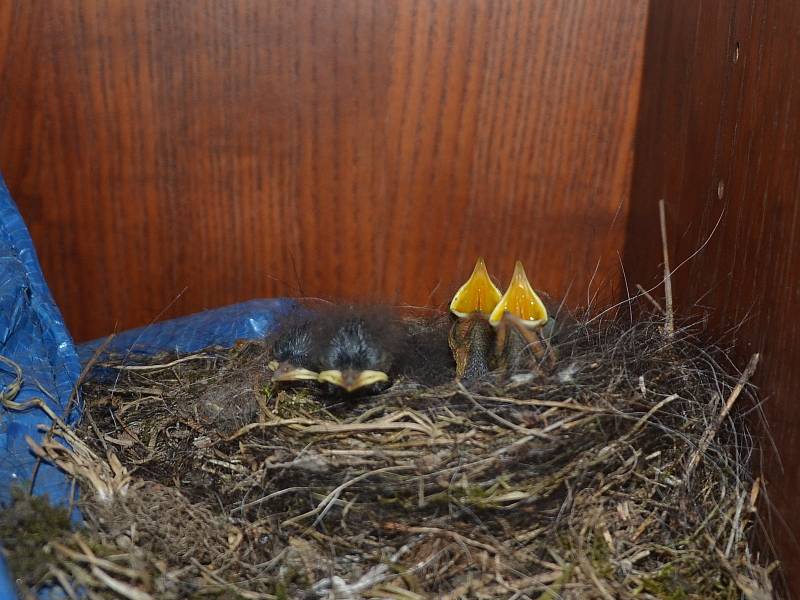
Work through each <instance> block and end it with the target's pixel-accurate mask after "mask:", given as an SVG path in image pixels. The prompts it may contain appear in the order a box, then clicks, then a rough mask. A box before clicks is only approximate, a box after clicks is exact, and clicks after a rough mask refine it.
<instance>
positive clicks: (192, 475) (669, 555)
mask: <svg viewBox="0 0 800 600" xmlns="http://www.w3.org/2000/svg"><path fill="white" fill-rule="evenodd" d="M556 350H557V352H558V356H559V358H558V360H557V361H556V363H555V365H554V366H553V368H552V369H550V370H549V371H547V372H536V373H526V372H522V373H516V374H514V375H513V376H510V377H509V376H502V377H501V376H496V377H491V376H490V377H488V378H485V379H484V380H482V381H481V382H478V383H475V384H472V385H469V386H465V385H463V384H461V383H459V382H454V381H451V382H448V383H445V384H442V385H437V386H425V385H420V384H419V383H417V382H414V381H411V380H407V379H401V380H400V381H397V382H396V383H395V384H394V385H393V386H392V387H391V388H389V390H387V391H385V392H383V393H381V394H379V395H375V396H366V397H358V398H346V397H345V398H336V399H330V398H320V397H317V396H316V395H315V394H314V390H313V389H309V388H302V387H301V388H295V389H281V388H277V387H275V386H274V385H273V384H272V383H271V380H270V371H269V369H268V368H267V365H268V364H269V362H270V357H269V353H268V350H267V348H266V346H264V345H263V344H260V343H255V342H254V343H245V344H240V345H238V346H237V347H236V348H233V349H221V348H211V349H208V350H206V351H203V352H199V353H196V354H191V355H180V356H176V355H161V356H150V357H136V358H133V357H130V356H128V357H111V358H110V359H108V360H104V361H103V362H99V363H97V364H96V365H95V367H94V369H93V372H92V374H91V376H90V378H89V381H88V382H87V383H85V384H84V386H83V399H84V402H85V410H84V418H83V420H82V422H81V424H80V426H79V427H78V429H77V431H75V433H70V432H69V431H67V430H64V429H63V427H61V426H58V425H56V426H55V432H54V433H55V434H56V435H55V436H51V437H49V438H47V440H46V441H45V442H44V443H43V444H42V446H37V445H34V450H35V451H36V452H37V453H38V454H39V455H40V456H42V457H43V458H45V459H46V460H49V461H52V462H54V463H55V464H57V465H59V466H60V467H61V468H62V469H64V470H65V471H67V472H68V473H71V474H72V475H74V476H75V478H76V480H77V482H78V485H79V487H80V490H81V493H80V495H79V499H78V500H77V503H78V507H79V508H80V510H81V512H82V514H83V517H84V519H85V524H84V525H83V526H82V527H81V528H80V529H79V530H77V531H69V530H68V529H66V528H62V530H61V531H59V530H58V529H57V528H53V530H52V531H51V532H50V535H49V539H47V540H46V544H44V547H43V549H42V550H43V551H42V552H41V554H40V555H37V559H36V561H35V565H36V566H35V568H31V569H30V572H27V573H17V576H18V577H21V578H22V579H21V583H20V585H21V589H23V590H26V591H28V592H30V593H35V592H36V591H37V590H38V589H41V588H42V587H45V586H56V587H59V588H61V589H62V590H63V591H64V592H65V593H66V594H67V595H68V596H78V595H79V593H80V592H81V591H83V592H88V593H89V594H90V595H92V596H94V597H99V598H106V597H126V598H132V599H137V600H141V599H146V598H151V597H157V598H188V597H192V598H194V597H203V596H209V597H225V598H228V597H242V598H406V599H418V598H434V597H436V598H515V599H517V598H519V599H522V598H538V599H540V600H545V599H555V598H576V599H577V598H581V599H584V598H589V599H591V598H604V599H611V598H676V599H677V598H698V599H699V598H703V599H708V598H726V599H729V598H740V597H747V598H755V599H762V598H772V597H773V595H774V593H775V592H774V591H773V587H772V584H771V580H773V579H774V573H773V571H774V570H775V567H776V564H774V563H769V561H768V560H767V559H766V558H765V555H764V553H763V552H759V550H758V547H759V546H755V545H754V541H753V538H754V533H755V532H756V530H758V529H760V526H759V521H758V516H757V512H756V510H755V509H756V504H757V499H758V497H759V494H760V491H761V493H762V494H763V490H760V485H759V479H758V478H756V477H754V476H753V474H752V472H751V464H752V463H753V462H754V461H753V460H752V459H753V455H754V451H755V448H754V440H753V437H752V436H751V435H750V434H749V433H748V430H747V427H746V422H745V420H744V418H743V415H744V413H745V412H747V410H748V409H751V408H752V407H754V406H755V399H754V397H753V390H752V389H751V388H750V387H749V385H748V384H747V379H748V377H749V375H750V374H751V372H752V369H753V368H754V366H755V363H754V362H752V363H751V365H750V366H749V368H748V369H746V370H745V372H744V373H739V372H737V371H736V369H734V368H733V367H732V365H731V363H730V362H729V361H728V360H727V359H726V358H725V356H724V355H723V354H722V353H720V352H719V351H717V350H715V349H712V348H709V347H708V346H705V345H703V344H701V343H700V342H698V341H697V339H696V338H695V337H693V335H692V334H691V332H690V331H689V330H688V329H678V330H677V331H675V332H674V333H665V330H664V322H663V320H661V319H652V320H649V319H641V320H639V321H637V322H630V321H626V322H624V323H623V322H600V321H597V320H594V321H593V320H588V319H584V320H583V321H582V322H577V321H576V322H573V323H570V325H568V326H567V329H566V330H565V333H564V334H563V335H562V336H561V338H560V340H559V341H558V344H557V347H556ZM59 435H60V436H63V437H66V441H67V442H68V443H69V447H67V446H66V445H62V444H61V443H60V442H59V437H58V436H59ZM16 502H17V503H18V504H20V505H21V504H22V503H23V502H25V499H24V498H22V496H21V495H18V498H17V501H16ZM28 509H29V510H34V509H33V508H31V507H28ZM12 512H13V511H12ZM16 514H17V515H19V514H21V513H20V512H19V508H18V510H17V513H16ZM34 520H35V519H34ZM0 527H2V524H0ZM0 533H2V532H1V531H0ZM29 545H30V544H29ZM37 549H41V543H40V545H39V546H37ZM10 550H11V552H10V559H11V563H12V568H13V567H14V564H15V563H14V560H15V557H14V547H11V548H10ZM29 550H30V549H29ZM18 558H19V556H17V559H18ZM17 564H19V563H18V562H17Z"/></svg>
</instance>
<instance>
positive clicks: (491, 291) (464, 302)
mask: <svg viewBox="0 0 800 600" xmlns="http://www.w3.org/2000/svg"><path fill="white" fill-rule="evenodd" d="M500 296H501V294H500V290H498V289H497V286H495V284H494V283H492V280H491V278H490V277H489V272H488V271H487V270H486V263H484V262H483V259H482V258H479V259H478V262H477V263H476V264H475V269H473V271H472V275H470V277H469V279H468V280H467V282H466V283H465V284H464V285H462V286H461V287H460V288H459V289H458V291H457V292H456V295H455V296H453V300H452V302H450V312H452V313H453V314H454V315H456V316H457V317H462V318H463V317H467V316H469V315H471V314H472V313H476V312H477V313H483V314H487V315H488V314H489V313H491V312H492V310H493V309H494V307H495V305H496V304H497V302H498V301H499V300H500Z"/></svg>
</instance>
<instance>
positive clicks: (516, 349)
mask: <svg viewBox="0 0 800 600" xmlns="http://www.w3.org/2000/svg"><path fill="white" fill-rule="evenodd" d="M547 320H548V315H547V308H546V307H545V305H544V302H542V299H541V298H539V296H538V295H537V294H536V292H535V291H534V289H533V287H532V286H531V284H530V282H529V281H528V277H527V276H526V275H525V269H524V268H523V267H522V263H521V262H520V261H517V264H516V265H515V266H514V275H513V276H512V278H511V283H510V284H509V286H508V289H507V290H506V293H505V294H503V297H502V298H501V299H500V301H499V302H498V303H497V306H495V308H494V310H493V311H492V314H491V315H490V316H489V323H491V325H492V327H494V328H495V330H496V331H497V337H496V338H495V360H496V363H497V366H498V367H499V368H501V369H511V370H517V369H524V370H530V371H538V370H539V365H540V363H542V362H544V363H545V364H546V365H547V366H552V365H553V364H554V361H555V358H556V357H555V351H554V349H553V348H551V347H550V345H549V343H548V342H547V341H546V340H544V339H543V338H542V336H541V329H542V326H543V325H544V324H545V323H547Z"/></svg>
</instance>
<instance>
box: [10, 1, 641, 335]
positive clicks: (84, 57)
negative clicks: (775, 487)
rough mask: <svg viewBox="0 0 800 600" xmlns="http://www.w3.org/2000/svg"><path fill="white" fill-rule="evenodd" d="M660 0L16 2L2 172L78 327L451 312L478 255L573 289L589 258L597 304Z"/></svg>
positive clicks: (609, 275) (581, 281) (619, 218)
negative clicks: (362, 307) (345, 310)
mask: <svg viewBox="0 0 800 600" xmlns="http://www.w3.org/2000/svg"><path fill="white" fill-rule="evenodd" d="M646 10H647V6H646V2H645V0H640V1H638V2H635V3H633V4H631V3H628V2H615V1H613V0H605V1H591V0H586V1H582V2H558V3H555V2H553V3H544V2H535V3H533V2H524V1H516V2H486V1H470V2H465V1H456V0H450V1H438V2H422V1H420V2H410V1H408V2H406V1H399V0H398V1H394V2H389V1H387V2H371V1H366V0H337V1H333V0H322V1H318V0H314V1H311V0H306V1H301V2H259V1H257V0H243V1H240V2H222V1H210V0H204V1H197V0H174V1H171V2H160V1H156V0H143V1H141V2H112V1H109V0H84V1H83V2H67V1H64V0H57V1H54V2H48V3H46V9H45V7H44V3H36V2H27V1H25V0H15V1H13V2H5V3H3V8H2V9H0V18H1V19H2V20H0V26H2V31H0V40H4V45H3V48H4V50H5V51H4V53H3V56H2V58H0V60H2V61H3V62H2V66H3V72H2V82H3V84H4V86H3V87H4V90H9V89H10V90H13V92H12V94H11V97H10V98H9V97H8V96H6V95H5V94H4V95H3V97H2V98H0V168H2V169H3V172H4V174H5V176H6V178H7V180H8V184H9V187H10V189H11V191H12V193H13V194H14V196H15V197H16V199H17V201H18V203H19V205H20V208H21V210H22V212H23V214H24V216H25V217H26V218H27V220H28V222H29V224H30V227H31V230H32V233H33V237H34V239H35V241H36V243H37V246H38V249H39V252H40V255H41V259H42V263H43V266H44V270H45V274H46V276H47V277H48V280H49V281H50V284H51V286H52V288H53V290H54V293H55V296H56V299H57V301H58V302H59V304H60V305H61V307H62V308H63V310H64V312H65V315H66V320H67V323H68V325H69V326H70V328H71V330H72V332H73V333H74V335H75V337H76V338H77V339H79V340H83V339H87V338H91V337H93V336H99V335H103V334H106V333H108V332H110V331H112V330H114V329H119V328H126V327H131V326H135V325H140V324H143V323H146V322H149V321H151V320H152V319H154V318H157V317H159V316H161V317H165V316H170V315H175V314H182V313H188V312H192V311H195V310H199V309H202V308H205V307H212V306H218V305H222V304H226V303H230V302H235V301H239V300H244V299H248V298H252V297H257V296H280V295H301V294H302V295H311V296H323V297H338V298H358V297H362V298H363V297H365V298H368V299H372V300H378V299H380V300H388V301H393V302H403V303H411V304H424V305H431V304H433V305H436V304H440V303H442V302H444V301H445V300H446V299H447V296H448V295H449V294H450V293H452V291H453V289H454V286H455V285H456V282H457V281H458V280H459V279H460V278H463V277H465V275H466V274H468V271H469V269H470V268H471V264H472V262H473V261H474V259H475V257H476V256H477V255H478V254H483V255H484V256H485V257H486V259H487V261H488V263H489V265H490V267H491V268H492V269H493V270H494V272H495V273H496V274H497V276H498V278H499V279H501V280H505V279H506V278H508V277H509V276H510V271H511V268H512V265H513V261H514V259H516V258H521V259H523V260H524V261H525V262H526V264H528V265H529V271H530V272H531V275H532V277H533V278H534V279H535V282H536V284H537V285H538V286H540V287H542V288H544V289H547V290H549V291H550V292H551V293H553V294H554V295H560V294H563V293H564V292H565V291H567V290H568V289H571V297H572V300H573V301H577V300H583V301H584V302H585V300H586V296H587V288H588V286H589V282H590V280H591V278H592V274H593V272H594V271H595V269H597V275H596V276H595V277H594V280H593V283H592V290H593V291H594V290H595V289H596V288H598V287H602V290H601V294H600V301H604V300H607V299H609V298H611V297H612V295H613V294H614V293H615V291H614V289H613V286H614V285H615V284H616V283H617V282H618V280H619V272H618V264H617V261H618V256H617V254H618V252H617V250H618V249H619V248H620V246H621V244H622V236H623V235H624V223H625V216H626V214H627V193H628V183H629V177H630V169H631V160H632V140H633V129H634V125H635V111H636V106H637V102H638V89H639V86H638V79H639V76H640V65H641V59H642V52H643V39H644V26H645V16H646ZM0 43H3V42H0ZM32 48H35V51H32ZM603 286H605V287H603ZM176 298H178V299H177V300H175V299H176ZM173 301H174V302H173Z"/></svg>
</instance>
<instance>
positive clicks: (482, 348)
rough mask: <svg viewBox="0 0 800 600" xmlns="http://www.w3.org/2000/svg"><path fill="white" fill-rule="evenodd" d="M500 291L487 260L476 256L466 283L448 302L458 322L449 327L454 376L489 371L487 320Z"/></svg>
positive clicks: (489, 330) (490, 335)
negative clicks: (485, 261)
mask: <svg viewBox="0 0 800 600" xmlns="http://www.w3.org/2000/svg"><path fill="white" fill-rule="evenodd" d="M500 297H501V294H500V290H498V289H497V286H495V285H494V283H492V280H491V278H490V277H489V272H488V271H487V270H486V263H484V262H483V259H482V258H479V259H478V262H477V263H476V264H475V269H474V270H473V271H472V275H470V278H469V279H468V280H467V282H466V283H465V284H464V285H462V286H461V287H460V288H459V290H458V291H457V292H456V294H455V296H453V300H452V302H450V312H452V313H453V314H454V315H456V316H457V317H458V321H456V322H455V323H454V324H453V327H452V328H451V329H450V335H449V340H448V341H449V343H450V350H452V352H453V358H454V359H455V361H456V376H457V377H458V378H459V379H463V380H465V381H470V380H473V379H477V378H479V377H481V376H483V375H485V374H486V373H488V372H489V371H491V366H490V359H491V354H492V347H491V346H492V344H491V342H492V338H493V334H494V332H493V331H492V328H491V327H490V326H489V323H488V321H487V320H486V319H487V317H488V315H489V314H490V313H491V312H492V310H494V307H495V306H496V305H497V303H498V301H499V300H500Z"/></svg>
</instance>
